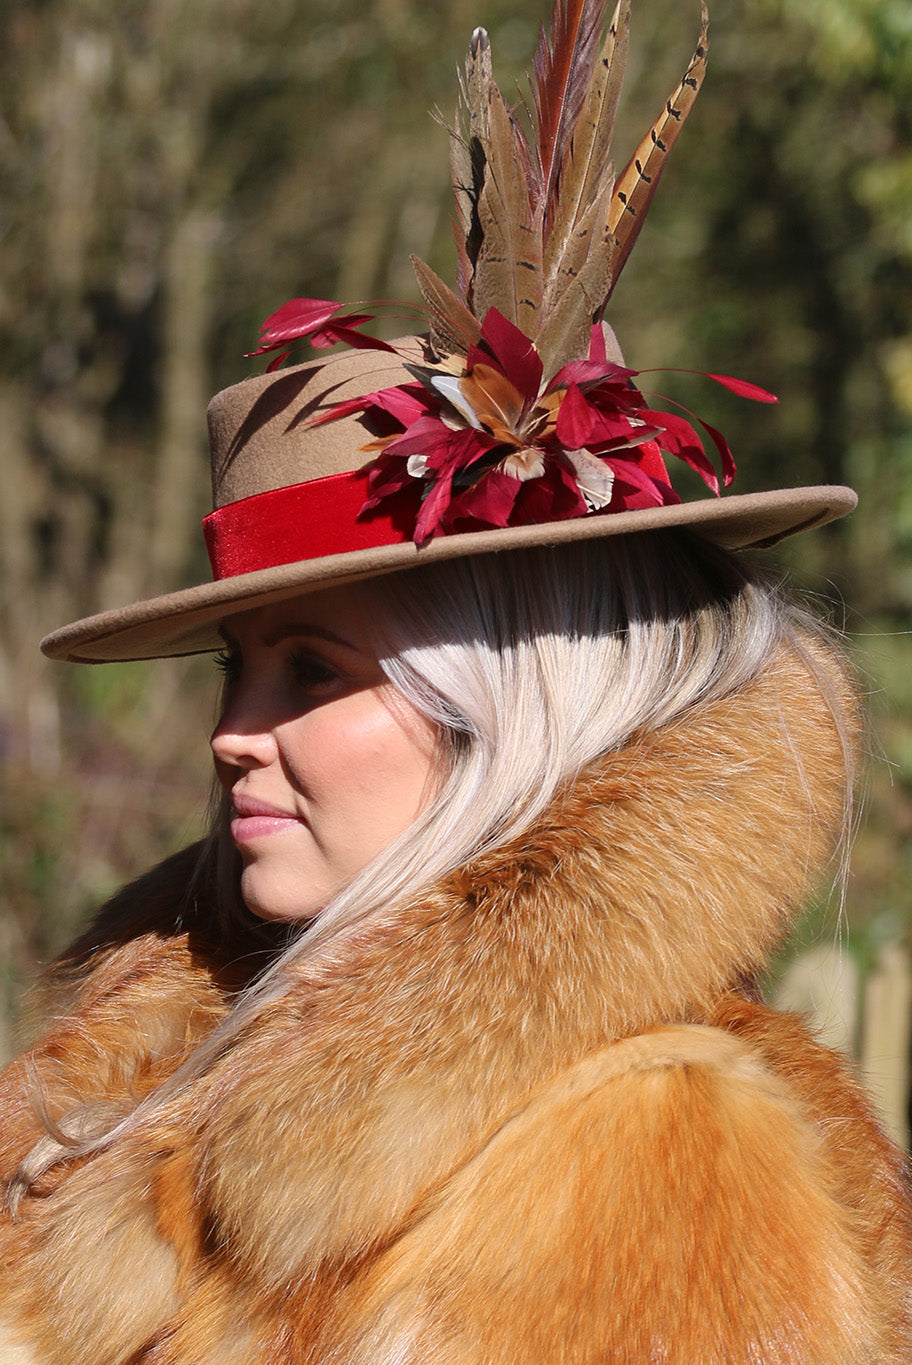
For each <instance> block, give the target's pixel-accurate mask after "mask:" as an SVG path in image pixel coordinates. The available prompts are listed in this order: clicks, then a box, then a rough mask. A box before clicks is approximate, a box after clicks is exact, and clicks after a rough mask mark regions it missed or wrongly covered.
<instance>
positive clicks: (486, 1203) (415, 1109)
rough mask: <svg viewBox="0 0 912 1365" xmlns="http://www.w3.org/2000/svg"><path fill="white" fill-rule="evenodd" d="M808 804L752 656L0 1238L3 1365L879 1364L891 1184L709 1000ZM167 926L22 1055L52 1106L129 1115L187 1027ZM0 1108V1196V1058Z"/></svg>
mask: <svg viewBox="0 0 912 1365" xmlns="http://www.w3.org/2000/svg"><path fill="white" fill-rule="evenodd" d="M837 685H841V684H837ZM796 756H797V761H796ZM841 774H842V757H841V753H840V749H839V744H838V741H837V737H836V735H835V732H834V728H833V725H832V722H831V720H830V718H829V715H828V712H827V709H826V706H825V705H824V703H823V702H822V701H821V699H820V697H819V695H818V693H817V690H816V687H815V685H814V684H813V682H812V681H811V679H810V677H809V675H808V673H807V671H806V669H805V668H804V666H803V665H802V664H801V663H800V661H799V660H797V659H796V658H795V657H793V656H789V655H783V656H782V657H780V659H779V660H778V662H777V664H776V665H775V667H774V668H772V669H771V670H770V672H769V674H768V675H767V676H766V677H765V678H764V679H762V680H761V681H759V682H758V683H756V684H754V685H752V686H751V687H750V688H749V689H747V690H746V691H745V692H744V693H742V694H741V695H739V696H737V697H734V698H731V699H729V700H728V701H726V702H724V703H720V704H718V705H716V706H713V707H707V708H704V709H703V710H701V711H700V713H699V714H694V715H693V716H691V717H690V718H689V719H688V720H686V721H684V722H682V723H681V724H679V725H677V726H675V727H673V728H669V729H666V730H664V731H661V732H659V733H658V734H654V735H650V736H644V737H643V738H642V739H640V740H639V741H638V742H636V743H635V744H633V745H632V746H630V747H628V748H627V749H626V750H624V751H623V752H621V753H618V754H616V755H611V756H609V757H607V758H606V759H605V760H603V761H602V762H601V763H600V764H599V765H598V767H597V768H596V769H594V770H591V771H588V772H586V773H584V774H582V775H581V776H580V778H579V779H578V781H577V782H576V783H574V784H573V785H572V786H571V787H570V788H568V790H567V791H566V792H564V793H563V794H562V796H561V798H560V799H559V800H558V801H557V802H555V803H554V805H553V807H552V809H551V810H550V811H549V813H548V815H547V816H546V817H545V818H544V819H543V820H542V821H541V822H540V823H539V825H538V826H537V827H536V828H535V829H534V830H532V831H530V833H529V834H528V835H526V836H524V837H523V838H521V839H520V840H518V841H516V843H515V844H514V845H512V846H511V847H508V848H506V849H503V850H500V851H498V852H497V853H495V854H491V855H489V856H486V857H484V858H481V859H479V860H478V861H477V862H476V863H475V864H473V865H472V866H470V867H467V868H465V869H463V870H462V871H461V872H459V873H458V874H455V875H454V876H452V877H450V878H448V879H447V880H446V881H445V882H444V883H443V884H441V885H439V886H437V887H435V888H433V889H432V890H431V891H430V892H428V893H427V894H426V895H424V896H423V897H422V898H421V900H420V902H419V903H417V904H415V905H413V906H410V907H409V908H408V909H407V910H405V911H397V912H390V913H389V914H388V915H387V916H386V917H385V919H383V920H382V921H381V922H378V923H375V924H372V925H371V927H370V928H369V929H366V930H363V931H361V932H360V933H358V934H353V935H351V936H350V939H349V941H348V942H347V943H346V944H344V945H343V946H342V947H341V948H340V947H339V946H338V945H335V946H334V948H333V951H332V953H331V954H327V955H326V956H325V957H323V958H319V959H317V960H315V961H311V962H309V963H307V964H306V965H304V966H300V967H298V968H297V969H296V975H295V979H294V981H293V983H292V985H291V987H290V989H289V991H288V992H287V994H286V995H285V996H283V997H282V998H280V999H277V1000H273V1001H272V1002H270V1004H269V1005H268V1007H266V1009H265V1012H264V1013H263V1014H262V1015H261V1016H260V1017H259V1018H258V1019H257V1020H256V1021H255V1022H254V1023H253V1024H251V1025H249V1026H248V1028H247V1030H246V1032H245V1033H244V1034H243V1035H242V1036H240V1037H239V1038H237V1039H236V1040H235V1041H234V1043H233V1044H232V1046H231V1047H230V1049H229V1050H228V1051H227V1052H226V1053H225V1055H224V1056H222V1057H221V1059H220V1060H219V1061H218V1062H217V1063H215V1064H214V1065H213V1066H212V1067H211V1068H210V1070H209V1072H208V1073H207V1074H206V1075H205V1076H204V1077H202V1078H201V1079H199V1080H197V1081H195V1082H194V1083H193V1085H192V1086H191V1087H190V1088H189V1090H188V1091H187V1092H186V1093H184V1094H183V1095H181V1096H179V1097H178V1098H176V1099H174V1100H172V1101H170V1102H169V1103H168V1104H167V1105H166V1106H164V1107H163V1108H161V1109H160V1110H159V1112H158V1113H157V1114H155V1115H154V1116H153V1117H152V1118H150V1119H147V1120H145V1121H144V1122H143V1124H142V1125H141V1126H140V1127H139V1128H138V1129H137V1130H135V1131H134V1132H133V1133H132V1134H131V1135H130V1136H129V1137H127V1138H125V1139H123V1140H121V1141H120V1142H119V1143H117V1144H116V1145H115V1146H114V1147H112V1148H111V1149H110V1150H108V1151H105V1152H102V1153H100V1154H98V1155H96V1156H95V1157H93V1158H91V1159H90V1160H88V1161H86V1162H84V1163H83V1164H81V1165H79V1166H76V1167H74V1168H73V1169H71V1170H69V1171H67V1170H66V1169H65V1168H64V1169H60V1168H58V1170H57V1171H56V1172H53V1173H51V1174H49V1176H48V1177H46V1178H45V1182H44V1184H43V1185H42V1186H40V1187H39V1188H38V1189H37V1190H36V1192H35V1195H33V1196H32V1197H30V1198H29V1199H27V1200H26V1201H25V1203H24V1205H23V1210H22V1218H21V1221H20V1222H19V1223H18V1224H7V1226H6V1227H5V1229H3V1228H0V1271H2V1276H0V1284H2V1289H0V1304H2V1308H3V1311H4V1312H5V1313H6V1314H7V1315H8V1316H9V1317H10V1318H11V1319H15V1321H16V1323H17V1326H21V1330H22V1332H23V1333H24V1339H25V1340H26V1341H27V1342H28V1343H29V1344H30V1345H31V1346H33V1347H34V1350H35V1352H36V1353H37V1355H36V1358H37V1361H38V1362H40V1365H127V1362H129V1363H130V1365H140V1362H141V1363H142V1365H210V1363H211V1365H214V1363H215V1362H216V1361H217V1362H219V1365H242V1363H243V1365H267V1362H269V1365H275V1363H276V1362H288V1363H289V1365H291V1362H295V1365H298V1363H300V1365H304V1363H305V1362H308V1363H309V1362H313V1363H314V1365H316V1362H318V1361H319V1362H345V1365H368V1362H370V1365H376V1362H383V1363H384V1365H394V1363H396V1362H402V1365H405V1362H409V1363H410V1365H417V1362H425V1361H427V1362H431V1361H433V1362H435V1365H457V1362H458V1365H513V1362H516V1361H522V1362H526V1361H528V1362H536V1365H537V1362H539V1361H545V1360H548V1361H551V1360H554V1361H560V1362H562V1363H563V1362H566V1365H596V1363H597V1362H598V1365H601V1362H603V1361H609V1360H610V1361H612V1362H615V1361H617V1362H630V1365H640V1362H644V1361H647V1360H656V1361H662V1362H670V1365H678V1363H680V1365H693V1362H696V1361H699V1362H700V1363H701V1365H715V1363H716V1362H718V1365H723V1362H725V1363H726V1365H729V1363H730V1362H731V1363H733V1365H739V1362H744V1365H754V1363H755V1362H758V1361H764V1362H772V1365H780V1362H781V1365H812V1363H813V1365H862V1362H865V1365H868V1363H869V1362H880V1363H881V1365H899V1363H900V1362H902V1361H906V1360H908V1359H909V1358H910V1352H912V1233H910V1220H909V1209H908V1202H907V1194H906V1191H905V1186H904V1179H905V1177H904V1173H903V1168H902V1164H901V1161H900V1158H899V1156H898V1154H896V1153H895V1152H893V1151H892V1149H891V1148H890V1146H889V1144H888V1143H887V1142H886V1140H885V1138H884V1137H883V1135H882V1134H881V1132H880V1131H879V1129H878V1127H877V1125H876V1123H875V1122H874V1120H873V1119H872V1117H871V1115H870V1111H869V1109H868V1106H867V1104H866V1101H865V1100H864V1097H863V1096H862V1094H861V1093H860V1091H859V1090H858V1087H857V1086H856V1084H855V1082H854V1081H853V1079H852V1077H851V1076H850V1075H849V1073H848V1071H847V1069H846V1068H845V1066H844V1065H843V1064H842V1063H841V1062H840V1061H839V1060H838V1059H836V1058H835V1057H833V1056H832V1055H831V1054H829V1053H827V1052H826V1051H825V1050H824V1049H822V1048H819V1047H818V1046H817V1045H816V1044H814V1043H813V1042H812V1040H811V1039H810V1038H808V1037H807V1035H806V1034H805V1033H804V1031H803V1030H802V1028H801V1026H800V1025H799V1024H798V1023H797V1022H796V1021H794V1020H791V1019H789V1018H787V1017H782V1016H776V1015H774V1014H772V1013H771V1012H770V1011H768V1010H766V1009H765V1008H764V1007H762V1006H761V1005H759V1004H756V1003H752V1002H751V1001H750V1000H749V999H747V998H745V997H744V996H742V995H739V994H738V993H737V991H736V990H735V989H734V988H736V987H737V986H738V984H739V982H741V981H742V980H744V979H745V978H748V977H750V975H751V974H752V973H753V972H755V971H756V970H757V969H758V968H759V967H760V966H761V965H762V963H763V962H764V960H765V958H766V956H767V954H768V952H769V950H770V948H771V947H772V945H773V944H774V943H775V942H776V940H777V939H778V937H779V936H780V935H781V934H782V932H783V931H784V929H785V927H786V926H787V924H788V921H789V918H790V916H791V914H792V913H793V911H794V909H795V908H796V906H797V905H798V904H799V903H800V901H801V899H802V898H803V896H804V895H805V893H806V890H807V887H808V884H809V879H810V878H811V877H812V876H814V875H815V874H816V873H817V872H818V871H819V868H820V866H821V864H822V862H823V861H824V859H825V858H826V856H827V853H828V851H829V848H830V846H831V840H832V834H833V830H834V827H835V826H836V825H837V824H838V821H839V817H840V812H841V780H842V778H841ZM162 875H163V877H165V880H166V881H167V879H168V878H169V877H170V878H171V880H172V881H174V880H175V874H174V869H173V868H172V869H171V871H170V872H167V873H163V874H162ZM176 880H177V881H179V880H180V878H179V877H177V878H176ZM168 884H169V885H170V884H171V883H170V882H169V883H168ZM153 890H154V882H153V884H152V885H150V884H147V885H146V887H145V888H144V889H143V890H142V892H141V893H138V894H141V895H142V897H144V898H145V899H148V898H149V897H150V896H151V895H153ZM167 904H168V896H167V895H166V896H164V897H163V899H162V908H161V912H160V927H159V929H158V931H157V932H156V931H153V930H152V929H151V928H150V927H148V926H146V931H145V932H138V933H137V934H136V936H134V937H131V938H129V939H128V940H127V942H125V943H122V944H120V945H116V946H112V947H109V948H107V949H104V950H102V951H100V952H99V954H97V955H96V957H95V959H94V961H95V962H96V963H97V964H98V965H95V966H92V965H91V964H90V965H89V966H88V967H87V969H86V971H85V973H83V975H82V977H81V978H79V979H78V980H77V982H76V985H75V988H74V991H73V993H72V1013H71V1015H70V1016H69V1017H68V1019H66V1020H65V1021H64V1022H63V1023H61V1024H60V1025H59V1026H58V1028H57V1029H56V1030H55V1031H54V1032H53V1033H52V1034H51V1035H50V1036H49V1038H48V1039H47V1040H46V1041H45V1042H44V1043H43V1044H39V1046H38V1047H37V1049H36V1050H35V1051H34V1053H33V1056H32V1064H33V1066H34V1067H35V1068H37V1070H38V1072H39V1073H40V1075H41V1076H42V1078H43V1083H44V1085H45V1087H46V1089H47V1090H48V1093H49V1103H51V1104H52V1105H56V1106H57V1107H58V1112H59V1108H60V1107H61V1106H63V1105H64V1104H65V1101H66V1100H67V1099H68V1098H69V1099H70V1100H71V1099H72V1097H73V1096H76V1095H80V1094H85V1093H86V1092H88V1093H89V1094H91V1095H92V1097H93V1098H96V1099H98V1098H102V1099H105V1098H114V1099H117V1100H120V1101H124V1100H125V1099H126V1098H127V1097H128V1096H129V1095H130V1094H132V1095H139V1094H142V1093H145V1091H146V1090H147V1089H148V1087H149V1086H150V1085H152V1084H154V1083H155V1082H156V1081H157V1080H160V1079H161V1078H162V1077H163V1076H164V1075H166V1074H168V1072H169V1070H171V1069H172V1068H173V1066H174V1065H175V1063H176V1061H177V1060H178V1059H179V1057H180V1055H181V1053H182V1050H183V1048H184V1047H187V1046H192V1044H193V1041H194V1040H195V1039H196V1038H198V1037H200V1036H202V1034H204V1033H205V1032H206V1030H207V1029H209V1028H211V1027H212V1025H213V1023H214V1022H215V1020H217V1019H218V1018H219V1017H220V1015H221V1014H222V1013H223V1012H224V1010H225V1008H226V1006H227V994H228V992H229V990H230V988H231V983H229V982H227V981H226V979H225V974H224V966H223V965H222V963H223V961H224V958H222V957H220V956H219V954H218V952H217V951H216V949H215V948H214V946H212V943H213V941H212V937H211V934H209V931H208V930H207V929H206V926H205V922H203V925H202V929H200V930H199V931H198V932H200V933H201V934H202V938H203V940H204V946H202V947H201V946H200V943H199V942H194V941H193V935H194V932H197V931H194V929H193V928H192V927H191V930H190V932H189V933H186V932H183V931H181V932H178V931H177V929H176V927H175V929H173V930H172V931H170V932H165V931H164V930H163V929H162V927H161V923H162V922H163V919H162V918H161V917H163V918H166V917H167V916H166V911H167ZM200 914H201V916H202V917H203V921H205V914H206V911H205V907H203V908H202V909H201V911H200ZM207 934H209V936H208V938H207ZM206 943H208V945H209V946H208V947H207V946H205V944H206ZM77 975H78V974H77ZM235 984H236V983H235ZM178 1038H179V1039H181V1040H182V1041H181V1045H178V1044H176V1042H175V1040H176V1039H178ZM112 1054H113V1055H115V1056H116V1057H117V1063H116V1065H113V1066H112V1065H111V1063H110V1061H109V1060H108V1059H109V1058H110V1057H111V1055H112ZM0 1093H2V1094H3V1097H4V1103H5V1104H6V1105H7V1106H8V1107H9V1110H10V1112H11V1113H12V1114H13V1116H14V1122H13V1123H12V1124H11V1125H10V1127H9V1130H8V1132H7V1133H5V1134H3V1135H0V1169H3V1170H5V1171H6V1172H7V1173H9V1174H11V1173H12V1171H13V1170H14V1169H15V1165H16V1164H17V1162H18V1160H19V1159H21V1156H22V1155H23V1153H24V1151H26V1150H28V1147H29V1146H30V1144H31V1142H32V1141H34V1137H35V1134H36V1132H37V1131H38V1129H37V1126H36V1123H35V1120H34V1118H33V1117H30V1111H29V1108H28V1104H27V1098H26V1084H25V1072H24V1068H23V1067H22V1065H21V1064H20V1065H19V1066H18V1067H15V1066H14V1068H12V1069H11V1070H9V1071H8V1073H6V1074H5V1076H4V1081H3V1089H2V1090H0ZM40 1196H43V1197H40Z"/></svg>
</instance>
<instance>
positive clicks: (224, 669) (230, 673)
mask: <svg viewBox="0 0 912 1365" xmlns="http://www.w3.org/2000/svg"><path fill="white" fill-rule="evenodd" d="M213 663H214V664H215V666H216V668H217V669H218V671H219V672H220V673H221V674H222V676H223V677H224V678H226V679H227V680H228V681H229V682H230V681H232V680H233V679H234V678H236V677H237V675H238V672H239V670H240V666H241V661H240V659H239V658H238V657H237V655H236V654H232V653H230V652H229V651H228V650H227V649H220V650H219V651H218V653H217V654H216V655H215V656H214V659H213Z"/></svg>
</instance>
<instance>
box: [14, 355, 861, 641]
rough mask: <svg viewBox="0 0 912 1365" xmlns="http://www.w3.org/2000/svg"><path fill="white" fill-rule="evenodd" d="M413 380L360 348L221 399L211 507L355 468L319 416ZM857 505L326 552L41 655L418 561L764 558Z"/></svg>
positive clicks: (208, 627)
mask: <svg viewBox="0 0 912 1365" xmlns="http://www.w3.org/2000/svg"><path fill="white" fill-rule="evenodd" d="M413 344H414V345H416V346H419V345H420V341H419V340H418V339H414V340H413ZM410 379H411V376H410V375H409V373H408V371H406V370H405V369H404V368H403V365H402V362H401V360H400V359H399V357H398V356H393V355H386V354H378V353H376V352H367V353H365V352H364V351H357V352H343V353H342V354H340V355H338V356H335V357H332V358H331V359H330V360H329V361H325V360H324V361H322V362H316V363H313V362H311V363H309V364H306V365H299V366H295V367H293V368H291V369H288V370H283V371H279V372H278V373H277V374H272V375H268V374H267V375H260V376H257V377H256V378H254V379H250V380H246V381H244V382H243V383H241V384H236V385H234V386H232V388H230V389H226V390H223V392H222V393H220V394H218V395H216V397H215V399H213V402H212V404H211V405H210V412H209V427H210V442H211V448H212V478H213V495H214V506H215V507H216V508H221V507H224V506H225V505H227V504H231V505H234V504H237V503H239V502H241V501H242V500H243V499H246V498H250V497H255V496H256V495H258V494H260V493H263V492H266V491H268V490H275V489H282V488H286V487H288V486H290V485H297V484H299V483H301V482H304V483H305V484H306V483H307V482H308V481H314V480H319V479H324V480H325V479H326V478H327V477H328V476H330V477H331V476H333V475H337V474H340V473H345V472H348V471H352V470H354V469H357V468H358V467H359V466H361V465H363V463H364V460H365V456H364V455H363V454H362V453H361V449H362V447H363V445H364V443H365V441H366V440H367V439H369V434H366V433H365V429H364V426H363V425H362V424H361V421H360V418H359V417H358V415H348V416H346V417H344V418H341V419H339V420H337V421H331V422H327V423H325V424H323V425H316V426H315V425H314V424H313V418H314V417H315V416H319V415H320V414H321V413H322V412H325V411H327V410H328V409H329V407H331V405H332V404H334V403H338V402H340V401H344V400H346V399H348V398H352V397H355V396H362V395H364V394H365V393H369V392H371V391H373V390H376V389H379V388H382V387H385V386H392V385H395V384H401V383H403V382H407V381H410ZM856 501H857V499H856V496H855V494H854V493H853V491H852V490H851V489H850V488H845V487H842V486H839V485H836V486H817V487H809V488H794V489H779V490H775V491H772V492H766V493H748V494H740V495H734V496H726V497H723V498H718V499H717V498H712V497H707V498H702V499H698V500H696V501H693V502H686V503H676V504H672V505H667V506H662V507H647V508H641V509H637V510H634V511H622V512H613V513H605V512H601V513H591V514H590V515H588V516H584V517H578V518H574V519H571V520H566V521H555V522H549V523H547V524H545V525H526V526H511V527H506V528H503V529H499V528H498V529H488V530H478V531H467V532H464V533H461V534H455V535H446V536H440V537H438V538H437V539H434V540H432V541H430V542H429V543H428V544H426V545H424V546H422V547H421V548H419V547H418V546H416V545H415V544H414V543H413V542H412V541H411V540H406V541H404V542H401V543H395V544H381V545H376V546H371V547H369V548H361V549H355V550H349V551H346V552H343V553H330V554H321V555H318V556H316V557H308V558H301V559H294V560H291V561H290V562H287V563H279V564H273V565H270V566H268V567H262V568H257V569H255V570H254V571H252V572H242V573H236V574H234V575H233V576H230V577H224V578H221V579H219V580H217V581H215V582H208V583H203V584H199V585H198V586H196V587H192V588H185V589H183V590H181V591H178V592H171V593H166V594H164V595H162V596H159V597H153V598H150V599H147V600H145V601H141V602H134V603H132V604H131V605H129V606H126V607H119V608H115V609H113V610H111V611H104V612H101V613H99V614H98V615H95V616H89V617H86V618H84V619H82V620H79V621H75V622H73V623H71V624H70V625H66V626H63V627H61V628H60V629H59V630H55V631H54V632H53V633H52V634H50V635H48V636H47V637H46V638H45V639H44V640H43V641H42V642H41V648H42V650H43V652H44V653H45V654H46V655H47V656H48V657H49V658H52V659H68V660H72V661H74V662H80V663H102V662H114V661H126V660H130V659H151V658H160V657H168V656H174V655H184V654H196V653H203V652H206V651H209V650H213V649H218V648H219V647H220V645H221V643H222V640H221V637H220V635H219V632H218V626H219V623H220V621H222V620H223V619H224V618H225V617H227V616H230V615H233V614H235V613H237V612H240V611H246V610H249V609H251V608H253V607H258V606H263V605H265V604H267V603H272V602H279V601H282V600H283V599H285V598H289V597H294V596H297V595H299V594H302V593H309V592H317V591H319V590H320V589H322V588H328V587H335V586H338V585H341V584H345V583H357V582H359V581H361V580H363V579H367V578H373V577H377V576H378V575H382V574H388V573H394V572H397V571H400V570H406V569H415V568H419V567H420V566H421V565H424V564H433V563H438V562H441V561H443V560H448V559H457V558H461V557H462V556H464V555H479V554H492V553H504V552H508V551H510V550H513V549H518V548H520V547H527V546H549V545H561V544H566V543H568V542H570V541H582V540H591V539H596V538H601V537H603V536H616V535H630V534H634V533H641V532H648V531H656V530H664V529H666V528H669V527H673V526H683V527H689V528H691V529H692V530H694V531H696V532H697V533H698V534H700V535H701V536H703V537H704V538H705V539H707V540H709V541H712V542H714V543H715V544H718V545H721V546H723V547H724V548H726V549H750V548H760V547H764V546H768V545H772V544H775V543H776V542H777V541H779V540H782V539H783V538H784V537H786V536H790V535H794V534H795V533H796V532H798V531H803V530H806V529H809V528H810V527H814V526H822V525H824V524H825V523H826V522H829V521H833V520H835V519H836V518H838V517H842V516H845V515H846V513H848V512H851V511H852V510H853V508H854V507H855V505H856Z"/></svg>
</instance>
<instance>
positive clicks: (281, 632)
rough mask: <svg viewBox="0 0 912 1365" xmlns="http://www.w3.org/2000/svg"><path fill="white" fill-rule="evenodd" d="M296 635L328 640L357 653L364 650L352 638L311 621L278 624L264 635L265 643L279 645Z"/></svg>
mask: <svg viewBox="0 0 912 1365" xmlns="http://www.w3.org/2000/svg"><path fill="white" fill-rule="evenodd" d="M296 635H307V636H310V637H311V638H313V639H317V640H326V641H327V642H328V643H329V644H333V645H341V646H342V647H343V649H350V650H352V652H353V653H355V654H360V653H361V652H362V651H361V650H360V649H359V648H358V646H357V645H353V644H352V642H351V641H350V640H346V639H344V638H343V637H342V636H341V635H337V634H336V633H335V631H332V630H327V629H326V628H325V626H316V625H313V624H312V623H311V622H310V621H286V622H284V623H283V624H282V625H281V626H276V628H275V630H271V631H269V632H268V633H267V634H266V635H264V636H263V643H264V645H269V646H272V645H277V644H280V643H281V641H282V640H287V639H289V638H291V637H293V636H296Z"/></svg>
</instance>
